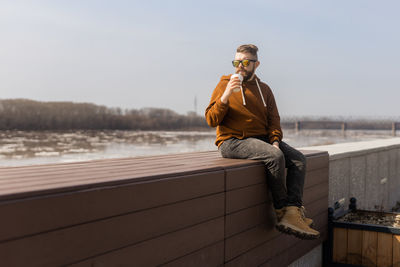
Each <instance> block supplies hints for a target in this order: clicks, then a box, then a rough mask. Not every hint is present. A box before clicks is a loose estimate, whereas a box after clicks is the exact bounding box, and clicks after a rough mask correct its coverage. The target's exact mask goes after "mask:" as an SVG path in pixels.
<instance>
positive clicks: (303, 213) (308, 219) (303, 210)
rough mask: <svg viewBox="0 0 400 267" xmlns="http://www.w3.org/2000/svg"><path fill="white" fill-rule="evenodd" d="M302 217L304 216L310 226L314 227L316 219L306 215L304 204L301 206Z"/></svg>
mask: <svg viewBox="0 0 400 267" xmlns="http://www.w3.org/2000/svg"><path fill="white" fill-rule="evenodd" d="M300 209H301V217H302V218H303V221H304V222H305V223H306V224H307V225H308V226H309V227H312V226H313V225H314V221H313V219H311V218H307V217H306V208H305V207H304V206H301V208H300Z"/></svg>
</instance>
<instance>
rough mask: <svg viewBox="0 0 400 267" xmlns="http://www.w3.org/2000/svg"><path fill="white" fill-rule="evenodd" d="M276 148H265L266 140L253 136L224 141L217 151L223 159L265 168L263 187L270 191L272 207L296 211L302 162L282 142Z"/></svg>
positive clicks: (299, 203)
mask: <svg viewBox="0 0 400 267" xmlns="http://www.w3.org/2000/svg"><path fill="white" fill-rule="evenodd" d="M279 147H280V149H277V148H276V147H274V146H272V145H271V144H269V143H268V139H267V137H266V136H257V137H249V138H246V139H243V140H241V139H237V138H231V139H228V140H225V141H224V142H223V143H222V144H221V146H220V147H219V151H220V153H221V155H222V157H224V158H234V159H253V160H261V161H262V162H263V163H264V164H265V167H266V168H265V169H266V173H267V184H268V186H269V188H270V189H271V193H272V199H273V203H274V207H275V208H276V209H280V208H282V207H285V206H298V207H300V206H302V205H303V201H302V199H303V187H304V177H305V171H306V158H305V156H304V155H303V154H302V153H301V152H300V151H298V150H296V149H294V148H293V147H291V146H289V145H288V144H286V143H285V142H281V143H280V144H279ZM285 167H286V168H287V175H286V182H285ZM285 184H286V186H285Z"/></svg>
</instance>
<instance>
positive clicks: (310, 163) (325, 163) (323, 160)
mask: <svg viewBox="0 0 400 267" xmlns="http://www.w3.org/2000/svg"><path fill="white" fill-rule="evenodd" d="M301 152H302V153H303V154H304V155H305V156H306V159H307V161H306V166H307V169H306V170H307V171H312V170H315V169H324V168H328V167H329V154H328V152H326V151H318V152H316V153H305V151H301Z"/></svg>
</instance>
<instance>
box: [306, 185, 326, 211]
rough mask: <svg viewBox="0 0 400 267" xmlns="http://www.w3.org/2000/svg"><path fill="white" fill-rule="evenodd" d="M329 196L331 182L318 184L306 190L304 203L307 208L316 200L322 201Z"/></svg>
mask: <svg viewBox="0 0 400 267" xmlns="http://www.w3.org/2000/svg"><path fill="white" fill-rule="evenodd" d="M328 194H329V182H326V183H322V184H317V185H314V186H311V187H309V188H307V189H306V190H304V193H303V203H304V205H305V206H307V205H308V204H310V203H312V202H313V201H314V200H315V199H321V198H323V197H324V196H326V197H327V196H328Z"/></svg>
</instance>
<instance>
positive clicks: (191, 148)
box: [0, 130, 392, 166]
mask: <svg viewBox="0 0 400 267" xmlns="http://www.w3.org/2000/svg"><path fill="white" fill-rule="evenodd" d="M390 137H392V136H391V135H390V132H388V131H347V132H346V134H345V135H343V133H342V132H341V131H337V130H304V131H300V132H299V133H295V132H294V131H293V130H284V141H285V142H287V143H288V144H290V145H292V146H294V147H305V146H314V145H327V144H334V143H343V142H354V141H364V140H373V139H379V138H390ZM214 141H215V131H214V130H212V131H68V132H65V131H64V132H55V131H41V132H34V131H32V132H31V131H29V132H28V131H0V166H21V165H32V164H46V163H57V162H74V161H86V160H93V159H104V158H121V157H137V156H149V155H161V154H172V153H183V152H195V151H210V150H217V147H216V146H215V145H214Z"/></svg>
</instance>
